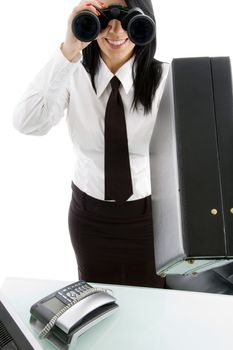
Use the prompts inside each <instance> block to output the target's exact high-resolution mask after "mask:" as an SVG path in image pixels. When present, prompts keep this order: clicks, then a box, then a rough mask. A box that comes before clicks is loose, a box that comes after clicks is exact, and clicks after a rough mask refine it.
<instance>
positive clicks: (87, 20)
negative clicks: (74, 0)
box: [71, 11, 101, 42]
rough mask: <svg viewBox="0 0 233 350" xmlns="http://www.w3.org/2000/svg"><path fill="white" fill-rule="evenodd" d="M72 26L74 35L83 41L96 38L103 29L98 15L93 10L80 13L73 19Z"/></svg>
mask: <svg viewBox="0 0 233 350" xmlns="http://www.w3.org/2000/svg"><path fill="white" fill-rule="evenodd" d="M71 28H72V32H73V34H74V36H75V37H76V38H77V39H79V40H80V41H83V42H89V41H93V40H95V39H96V38H97V36H98V35H99V33H100V30H101V26H100V22H99V19H98V17H97V16H96V15H95V14H94V13H92V12H91V11H82V12H80V13H78V14H77V15H76V16H75V17H74V19H73V21H72V26H71Z"/></svg>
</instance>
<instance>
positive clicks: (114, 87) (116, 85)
mask: <svg viewBox="0 0 233 350" xmlns="http://www.w3.org/2000/svg"><path fill="white" fill-rule="evenodd" d="M110 83H111V86H112V90H118V89H119V86H120V84H121V82H120V80H119V79H118V78H117V77H116V76H114V77H113V78H112V79H111V81H110Z"/></svg>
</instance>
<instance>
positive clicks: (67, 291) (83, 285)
mask: <svg viewBox="0 0 233 350" xmlns="http://www.w3.org/2000/svg"><path fill="white" fill-rule="evenodd" d="M90 288H93V287H92V286H90V285H89V284H88V283H87V282H85V281H78V282H75V283H72V284H70V285H69V286H67V287H65V288H62V289H60V290H59V291H58V292H57V295H56V297H57V298H58V299H59V300H61V301H62V302H63V303H64V304H66V305H68V304H69V303H71V302H72V301H74V300H75V299H77V298H78V297H79V296H80V295H81V294H82V293H83V292H85V291H86V290H88V289H90Z"/></svg>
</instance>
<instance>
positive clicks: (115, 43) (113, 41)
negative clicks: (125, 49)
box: [107, 39, 126, 45]
mask: <svg viewBox="0 0 233 350" xmlns="http://www.w3.org/2000/svg"><path fill="white" fill-rule="evenodd" d="M107 41H108V42H109V43H110V44H112V45H121V44H123V43H124V42H125V41H126V39H125V40H109V39H107Z"/></svg>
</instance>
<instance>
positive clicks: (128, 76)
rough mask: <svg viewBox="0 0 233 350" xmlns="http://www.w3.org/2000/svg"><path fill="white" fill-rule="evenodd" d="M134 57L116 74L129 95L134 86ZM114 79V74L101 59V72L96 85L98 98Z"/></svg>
mask: <svg viewBox="0 0 233 350" xmlns="http://www.w3.org/2000/svg"><path fill="white" fill-rule="evenodd" d="M133 61H134V56H132V57H131V58H130V59H129V60H128V61H127V62H126V63H124V64H123V66H121V67H120V68H119V69H118V71H117V72H116V74H115V75H116V76H117V78H118V79H119V80H120V82H121V84H122V86H123V88H124V90H125V93H126V94H128V93H129V91H130V89H131V87H132V85H133V76H132V66H133ZM113 77H114V74H113V73H112V72H111V71H110V70H109V68H108V66H107V65H106V63H105V62H104V61H103V59H102V58H101V57H100V66H99V71H98V72H97V74H96V77H95V84H96V90H97V96H98V97H100V96H101V95H102V93H103V92H104V90H105V89H106V87H107V86H108V84H109V82H110V80H111V79H112V78H113Z"/></svg>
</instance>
